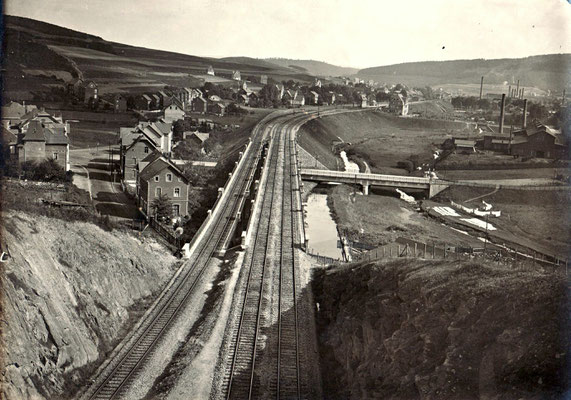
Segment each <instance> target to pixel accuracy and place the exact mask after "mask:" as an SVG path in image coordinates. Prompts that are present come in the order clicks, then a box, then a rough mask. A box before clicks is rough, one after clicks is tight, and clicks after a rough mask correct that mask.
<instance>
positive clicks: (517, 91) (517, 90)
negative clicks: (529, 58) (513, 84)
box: [516, 79, 519, 95]
mask: <svg viewBox="0 0 571 400" xmlns="http://www.w3.org/2000/svg"><path fill="white" fill-rule="evenodd" d="M516 93H517V95H519V79H518V80H517V89H516Z"/></svg>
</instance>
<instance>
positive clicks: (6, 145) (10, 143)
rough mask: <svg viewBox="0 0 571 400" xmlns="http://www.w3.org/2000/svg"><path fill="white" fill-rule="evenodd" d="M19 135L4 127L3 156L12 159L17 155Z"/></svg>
mask: <svg viewBox="0 0 571 400" xmlns="http://www.w3.org/2000/svg"><path fill="white" fill-rule="evenodd" d="M17 146H18V135H17V134H15V133H14V132H12V131H11V130H10V129H8V128H6V127H4V126H3V127H2V157H4V160H10V159H12V158H13V157H17V153H16V150H17Z"/></svg>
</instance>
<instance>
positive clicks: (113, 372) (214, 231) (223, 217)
mask: <svg viewBox="0 0 571 400" xmlns="http://www.w3.org/2000/svg"><path fill="white" fill-rule="evenodd" d="M274 118H276V117H275V116H274V117H272V118H267V120H266V121H263V124H259V125H258V126H256V128H255V131H254V132H253V135H252V149H251V154H250V155H248V156H247V157H249V160H247V162H246V163H245V165H243V167H242V168H240V169H239V170H237V171H236V172H235V173H237V174H239V175H238V177H237V179H236V181H235V182H234V185H233V187H228V189H227V190H230V191H231V193H230V196H229V199H228V201H226V202H223V203H222V204H220V206H221V213H220V216H219V217H218V218H216V220H215V221H214V222H213V223H212V226H211V227H210V228H209V231H208V232H207V233H208V234H207V235H205V240H203V241H201V243H199V244H198V246H197V248H196V251H195V252H194V253H193V254H192V255H191V258H190V259H189V261H188V262H187V263H186V264H187V265H188V267H187V268H186V270H185V271H183V273H181V274H180V275H179V276H178V277H177V278H175V280H174V282H172V284H171V285H170V287H168V288H167V289H166V290H165V291H164V292H163V293H162V294H161V295H160V297H159V298H158V299H157V301H156V302H155V305H154V306H153V310H152V311H151V312H150V313H149V314H148V315H147V316H146V318H145V319H144V320H143V321H142V323H141V324H140V325H139V326H138V328H137V329H135V331H134V332H132V333H131V335H130V337H129V338H127V340H125V341H124V342H123V345H122V348H121V349H120V350H119V351H118V352H117V354H116V355H115V357H113V358H112V359H111V360H110V362H109V363H108V364H107V365H106V366H105V368H104V369H103V370H102V371H101V372H100V374H99V375H98V376H97V377H96V378H95V379H94V382H93V384H92V385H91V387H90V388H89V389H88V390H87V391H86V392H85V393H84V395H83V396H82V398H84V399H115V398H121V396H122V395H123V394H124V393H125V391H126V390H127V389H128V387H129V385H130V383H131V382H132V380H133V378H134V376H135V375H136V373H137V372H138V370H139V369H140V368H141V367H142V366H143V365H144V362H145V360H146V359H147V358H148V357H149V355H151V354H152V352H153V350H154V349H155V348H156V346H157V344H158V343H159V340H160V339H161V338H162V337H163V336H164V334H165V333H166V332H167V331H168V329H169V327H170V326H171V325H172V323H173V322H174V321H175V319H176V317H177V316H178V315H179V313H180V311H181V310H182V309H183V308H184V306H185V305H186V301H187V299H188V298H189V296H190V295H191V294H192V293H193V292H194V289H195V287H196V285H197V283H198V282H199V281H200V278H201V276H202V275H203V273H204V271H205V269H206V267H207V265H208V263H209V261H210V259H211V258H212V257H214V256H215V254H216V252H217V251H219V250H223V249H221V248H220V247H221V245H222V244H223V243H225V242H227V240H226V239H227V238H226V236H228V235H230V234H232V228H231V227H232V226H235V221H236V214H237V212H238V209H239V207H240V204H241V200H242V197H243V196H244V192H245V189H246V187H248V185H249V184H250V183H251V179H252V177H253V175H254V172H255V168H256V166H257V161H258V160H259V157H260V152H261V150H262V144H263V139H264V130H263V125H264V124H265V123H268V122H269V121H271V120H272V119H274Z"/></svg>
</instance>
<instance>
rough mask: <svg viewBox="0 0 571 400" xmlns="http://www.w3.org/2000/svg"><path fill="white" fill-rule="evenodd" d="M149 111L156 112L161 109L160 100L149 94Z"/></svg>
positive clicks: (157, 96)
mask: <svg viewBox="0 0 571 400" xmlns="http://www.w3.org/2000/svg"><path fill="white" fill-rule="evenodd" d="M150 97H151V109H152V110H158V109H160V108H161V98H160V96H159V95H157V94H151V95H150Z"/></svg>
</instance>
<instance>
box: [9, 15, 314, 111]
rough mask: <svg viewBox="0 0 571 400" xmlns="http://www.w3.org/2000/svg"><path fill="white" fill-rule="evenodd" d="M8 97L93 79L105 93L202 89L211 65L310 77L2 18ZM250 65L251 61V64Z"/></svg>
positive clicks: (224, 71)
mask: <svg viewBox="0 0 571 400" xmlns="http://www.w3.org/2000/svg"><path fill="white" fill-rule="evenodd" d="M4 23H5V24H4V40H5V54H6V55H7V56H6V57H5V65H4V68H5V71H4V73H3V78H4V90H5V93H4V95H5V97H7V98H11V99H13V100H19V97H21V96H23V94H22V93H28V96H31V94H33V93H36V92H49V91H50V90H51V88H53V87H56V86H61V85H64V84H65V83H66V82H68V81H70V80H71V79H72V77H81V78H83V79H86V80H93V81H95V82H96V83H97V84H98V85H99V91H100V93H101V94H103V93H109V92H111V93H114V92H119V93H121V92H143V91H153V90H158V89H159V88H162V87H164V86H165V85H173V86H190V87H196V86H199V85H202V83H203V82H204V80H205V78H207V77H206V75H205V74H206V70H207V68H208V66H209V65H212V66H213V67H214V69H215V70H216V73H217V75H225V76H226V77H227V78H229V77H230V75H231V73H232V71H233V70H240V71H241V72H242V74H245V75H261V74H265V75H268V76H274V77H276V78H277V80H282V79H284V78H285V79H288V77H291V79H298V80H299V79H301V80H311V79H312V77H311V76H310V75H309V74H308V73H306V72H303V73H300V71H298V70H295V69H291V68H285V67H281V66H279V65H276V64H272V63H260V62H259V61H257V60H255V59H248V58H236V59H234V60H233V59H227V60H224V59H216V58H207V57H198V56H192V55H187V54H180V53H173V52H168V51H161V50H155V49H147V48H142V47H135V46H129V45H125V44H121V43H115V42H110V41H107V40H105V39H103V38H101V37H98V36H94V35H90V34H87V33H83V32H78V31H74V30H71V29H66V28H63V27H60V26H57V25H52V24H49V23H45V22H41V21H36V20H33V19H29V18H23V17H15V16H10V15H7V16H5V18H4ZM250 60H251V61H252V62H250Z"/></svg>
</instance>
